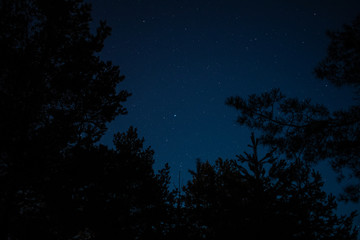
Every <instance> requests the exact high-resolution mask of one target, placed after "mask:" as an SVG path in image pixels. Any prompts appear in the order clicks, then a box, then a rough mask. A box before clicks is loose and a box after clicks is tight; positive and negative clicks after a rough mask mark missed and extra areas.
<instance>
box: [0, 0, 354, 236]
mask: <svg viewBox="0 0 360 240" xmlns="http://www.w3.org/2000/svg"><path fill="white" fill-rule="evenodd" d="M90 11H91V7H90V5H89V4H88V3H84V2H83V1H82V0H66V1H65V0H63V1H62V0H56V1H46V0H2V1H0V29H1V31H0V61H1V62H0V69H1V71H0V111H1V114H0V139H1V140H0V143H1V144H0V179H1V180H0V187H1V194H0V203H1V206H0V214H1V229H2V230H1V239H11V240H15V239H19V240H20V239H38V240H41V239H67V240H68V239H230V238H231V239H233V238H236V239H265V238H266V239H268V238H274V239H334V240H335V239H337V240H340V239H344V240H345V239H346V240H349V239H356V237H357V229H356V228H355V227H354V226H353V223H352V222H353V218H354V217H355V213H353V214H351V215H350V216H337V215H336V201H335V197H334V196H332V195H328V194H326V193H325V192H324V191H323V190H322V185H323V182H322V180H321V176H320V174H319V173H318V172H316V171H314V170H313V169H312V168H311V163H312V162H314V161H317V160H321V159H325V158H330V159H332V160H331V161H332V164H333V166H334V168H335V169H338V170H340V169H342V167H347V166H349V167H351V169H352V170H353V172H354V176H356V177H359V175H356V173H358V171H359V167H358V166H359V165H358V164H359V162H358V160H359V145H358V143H359V134H358V133H359V112H358V111H357V109H358V106H357V107H356V106H355V107H354V108H351V109H350V110H349V111H342V112H335V113H331V114H330V113H329V112H328V111H327V110H326V109H325V108H324V107H322V106H317V105H316V106H315V105H310V102H305V103H300V102H299V101H298V100H296V99H288V98H285V97H283V96H282V95H281V94H280V93H279V91H278V90H274V91H273V92H271V93H265V94H263V95H261V96H260V97H257V96H251V97H250V98H249V100H248V101H246V100H243V99H241V98H230V99H229V100H228V104H230V105H233V106H235V107H236V108H237V109H239V110H240V111H241V116H240V118H239V122H240V123H241V124H246V125H248V126H249V127H252V128H257V129H261V130H262V132H263V133H264V135H262V136H261V137H260V139H259V140H258V139H256V138H255V136H254V135H252V136H251V145H250V147H251V149H252V152H251V153H244V154H243V155H239V156H237V158H236V159H233V160H223V159H218V160H217V161H216V162H215V163H214V164H210V163H209V162H200V161H198V162H197V166H196V170H195V171H191V174H192V179H191V180H190V181H189V182H188V183H187V185H186V186H184V187H183V189H182V191H180V189H176V190H170V189H169V183H170V177H169V171H170V170H169V167H168V165H165V166H164V168H163V169H161V170H159V171H158V172H155V171H154V170H153V163H154V158H153V155H154V152H153V150H152V149H150V148H145V147H144V139H141V138H139V137H138V135H137V131H136V129H135V128H133V127H131V128H129V130H128V131H127V132H126V133H117V134H115V135H114V145H115V148H114V149H110V148H108V147H107V146H104V145H102V144H99V143H98V141H99V139H100V138H101V136H102V135H103V134H104V132H105V131H106V124H107V123H109V122H110V121H112V120H113V119H114V118H115V117H116V116H118V115H121V114H126V109H125V107H124V106H123V105H122V104H123V102H125V101H126V100H127V98H128V97H129V96H130V93H128V92H127V91H125V90H120V89H119V83H120V82H121V81H122V80H123V79H124V77H123V76H122V75H120V73H119V68H118V67H117V66H114V65H113V64H112V63H111V62H104V61H103V60H101V59H100V57H99V56H98V53H99V52H100V51H101V50H102V48H103V43H104V40H105V39H106V37H108V36H109V34H110V31H111V30H110V28H109V27H108V26H107V25H106V24H105V23H104V22H101V23H100V25H99V27H98V28H97V30H96V32H95V33H91V31H90V27H89V23H90V21H91V15H90ZM359 22H360V20H359V19H357V21H355V22H354V24H353V25H351V26H346V27H345V30H344V31H343V32H336V33H331V34H330V36H331V38H332V39H333V42H332V44H331V46H330V48H329V56H328V57H327V58H326V59H325V60H324V62H323V63H322V64H321V65H320V67H319V68H317V70H316V72H317V73H318V75H319V77H326V78H329V79H332V78H333V77H334V76H336V77H337V78H334V80H332V81H333V82H334V83H336V84H338V85H343V84H351V85H354V86H357V87H358V86H359V78H358V75H357V74H359V69H360V68H359V45H358V43H359V32H360V31H359ZM345 52H346V54H345ZM349 53H350V57H351V61H350V63H351V64H353V65H354V66H353V65H351V66H348V65H347V64H349V62H348V60H349V59H348V58H349ZM340 56H342V58H341V57H340ZM339 61H342V62H341V63H340V62H339ZM334 71H335V73H334ZM345 76H346V77H345ZM342 78H343V79H342ZM276 103H279V104H280V113H281V114H280V115H276V116H274V112H273V110H272V111H269V110H268V109H269V108H272V109H273V108H274V106H275V104H276ZM259 143H262V144H265V145H269V146H271V147H272V148H273V150H272V151H270V152H269V153H268V154H266V155H265V156H264V157H262V158H261V157H259V156H258V155H257V148H258V146H259ZM341 149H344V150H341ZM283 153H285V155H283ZM292 159H295V161H291V160H292ZM354 187H355V186H352V187H349V188H348V189H346V196H348V197H349V198H350V199H351V200H355V199H357V198H356V197H358V192H357V191H356V189H355V190H354ZM180 192H181V194H180ZM344 196H345V195H344Z"/></svg>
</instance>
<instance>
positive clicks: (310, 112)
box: [226, 16, 360, 202]
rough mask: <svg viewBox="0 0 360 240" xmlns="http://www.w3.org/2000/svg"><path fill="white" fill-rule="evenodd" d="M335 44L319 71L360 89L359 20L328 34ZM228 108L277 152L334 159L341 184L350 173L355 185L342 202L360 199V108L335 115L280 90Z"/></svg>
mask: <svg viewBox="0 0 360 240" xmlns="http://www.w3.org/2000/svg"><path fill="white" fill-rule="evenodd" d="M328 35H329V37H330V39H331V43H330V45H329V48H328V56H327V57H326V58H325V59H324V60H323V61H322V62H321V63H320V64H319V65H318V67H317V68H316V69H315V73H316V75H317V76H318V77H319V78H321V79H328V80H329V81H330V82H332V83H334V84H335V85H336V86H338V87H340V86H344V85H349V86H352V87H353V88H354V89H356V91H355V93H356V94H357V95H358V94H359V93H360V92H359V86H360V80H359V79H360V78H359V76H360V47H359V44H358V43H359V42H360V37H359V36H360V16H359V17H357V19H356V20H355V21H354V22H353V23H352V25H344V27H343V30H342V31H340V32H329V33H328ZM226 104H227V105H229V106H232V107H235V108H236V109H237V110H239V111H240V116H239V118H238V122H239V123H240V124H241V125H246V126H248V127H250V128H252V129H258V130H260V131H261V132H262V133H263V134H262V136H261V137H260V139H261V142H262V143H263V144H265V145H268V146H274V147H277V150H278V152H279V153H281V154H285V155H286V157H287V158H289V159H299V158H301V159H302V160H304V161H306V162H309V163H313V162H318V161H319V160H324V159H330V164H331V166H332V167H333V169H334V170H335V171H336V172H337V173H338V179H339V180H342V179H343V178H344V177H345V175H344V174H343V170H345V169H349V170H350V174H348V177H349V178H352V180H353V181H352V182H353V184H351V185H348V186H346V188H345V192H344V194H342V199H343V200H347V201H348V200H351V201H354V202H357V201H359V199H360V191H359V189H360V183H359V181H360V161H359V159H360V148H359V146H360V138H359V136H360V124H359V123H360V106H359V105H354V106H352V107H350V108H349V109H347V110H339V111H334V112H330V111H329V110H328V109H327V108H326V107H325V106H323V105H319V104H312V103H311V101H310V100H309V99H306V100H303V101H301V100H299V99H296V98H289V97H285V96H284V95H283V94H282V93H281V92H280V90H279V89H273V90H271V91H269V92H265V93H263V94H261V95H255V94H253V95H250V96H249V97H248V98H247V99H245V98H242V97H230V98H228V99H227V101H226Z"/></svg>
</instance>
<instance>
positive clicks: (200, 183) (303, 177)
mask: <svg viewBox="0 0 360 240" xmlns="http://www.w3.org/2000/svg"><path fill="white" fill-rule="evenodd" d="M257 145H258V141H257V140H255V138H254V136H252V145H251V146H250V147H251V148H252V150H253V153H252V154H248V153H244V155H240V156H238V158H237V160H222V159H218V160H217V161H216V162H215V164H214V165H211V164H210V163H209V162H204V163H201V162H200V161H199V162H198V163H197V167H196V171H194V172H192V175H193V179H192V181H190V182H189V183H188V185H187V186H186V187H185V188H184V191H185V196H184V198H185V200H184V202H185V209H186V210H187V212H186V214H188V216H187V220H188V221H189V224H188V226H189V229H190V230H191V231H189V232H191V233H192V236H190V237H189V236H187V237H186V239H233V238H239V239H240V238H241V239H314V240H315V239H317V240H318V239H334V240H335V239H337V240H339V239H356V236H357V231H356V230H355V229H353V227H352V221H353V218H354V216H355V214H352V215H351V216H349V217H337V216H336V214H335V210H336V202H335V198H334V197H333V196H332V195H327V194H326V193H325V192H324V191H322V190H321V187H322V186H323V182H322V181H321V177H320V175H319V173H318V172H315V171H313V170H311V169H310V168H309V167H308V166H306V165H303V164H301V163H300V162H298V163H292V164H289V163H286V161H283V160H277V159H275V158H274V157H273V153H272V152H270V153H268V154H267V155H266V156H265V157H263V158H261V159H260V158H259V157H258V155H257Z"/></svg>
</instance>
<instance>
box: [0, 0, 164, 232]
mask: <svg viewBox="0 0 360 240" xmlns="http://www.w3.org/2000/svg"><path fill="white" fill-rule="evenodd" d="M90 11H91V8H90V5H89V4H86V3H84V2H83V1H80V0H68V1H60V0H56V1H42V0H15V1H14V0H3V1H1V2H0V28H1V31H0V52H1V55H0V111H1V113H0V132H1V134H0V139H1V140H0V142H1V144H0V184H1V186H0V187H1V195H0V201H1V209H0V210H1V226H2V227H1V228H2V229H3V231H1V234H2V236H1V239H8V238H9V239H72V238H74V239H79V238H81V239H89V238H90V236H94V237H96V238H97V239H106V238H112V237H114V236H123V237H126V238H127V239H135V238H139V237H143V238H144V236H147V237H149V238H150V237H152V236H153V237H157V235H159V234H162V232H163V225H164V222H165V220H164V219H162V217H163V216H165V214H163V211H165V209H166V204H168V203H166V201H167V197H169V196H170V195H169V192H168V190H167V183H168V181H169V177H168V171H169V169H168V167H166V168H165V169H163V170H162V171H161V173H159V174H158V175H156V174H154V172H153V169H152V164H153V152H152V150H150V149H143V140H140V139H138V138H137V133H136V131H135V130H134V129H133V128H131V129H130V130H129V131H128V133H126V134H118V135H116V136H115V145H116V150H109V149H107V148H106V147H104V146H96V145H94V143H96V142H97V141H98V140H99V139H100V137H101V136H102V135H103V133H104V132H105V131H106V124H107V123H108V122H110V121H112V120H113V119H114V118H115V117H116V116H117V115H119V114H126V109H125V108H124V107H123V105H122V103H123V102H124V101H126V99H127V97H129V96H130V94H129V93H128V92H127V91H124V90H119V88H118V84H119V83H120V82H121V81H122V80H123V79H124V77H123V76H121V75H120V74H119V67H118V66H114V65H112V63H111V62H104V61H102V60H101V59H100V57H99V56H98V53H99V52H100V51H101V49H102V48H103V43H104V40H105V38H106V37H107V36H109V34H110V28H109V27H108V26H107V25H106V24H105V23H104V22H101V23H100V26H99V27H98V28H97V30H96V32H95V33H94V34H93V33H91V32H90V28H89V23H90V21H91V16H90ZM155 213H159V214H158V215H157V214H155ZM110 236H111V237H110Z"/></svg>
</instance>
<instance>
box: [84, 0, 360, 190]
mask: <svg viewBox="0 0 360 240" xmlns="http://www.w3.org/2000/svg"><path fill="white" fill-rule="evenodd" d="M90 2H91V3H92V4H93V18H94V22H95V23H96V22H98V21H99V20H100V19H103V20H106V21H107V23H108V25H110V26H111V27H112V29H113V30H112V35H111V36H110V37H109V38H108V39H107V40H106V42H105V48H104V50H103V52H102V53H101V57H102V58H103V59H104V60H111V61H113V63H114V64H116V65H119V66H120V69H121V72H122V74H124V75H125V76H126V79H125V81H124V82H123V83H122V84H121V86H120V87H121V88H123V89H127V90H129V91H130V92H132V93H133V96H132V97H130V98H129V100H128V101H127V102H126V104H125V106H126V107H127V109H128V111H129V114H128V115H126V116H120V117H118V118H117V119H116V120H115V121H114V122H112V123H111V124H110V125H109V131H108V134H107V135H106V136H104V137H103V139H102V142H103V143H105V144H109V145H111V142H112V135H113V134H114V133H115V132H118V131H126V129H127V128H128V127H129V126H130V125H133V126H135V127H137V128H138V131H139V134H140V136H143V137H144V138H145V141H146V142H145V143H146V144H147V145H151V147H152V148H153V149H154V150H155V159H156V163H155V168H160V167H162V166H163V165H164V164H165V163H166V162H168V163H169V164H170V166H171V169H172V177H173V179H174V182H177V179H178V174H179V171H180V172H181V176H182V179H183V184H184V183H185V181H186V180H187V179H189V174H188V173H187V170H188V169H194V166H195V160H196V158H200V159H202V160H209V161H214V160H216V159H217V158H218V157H222V158H234V157H235V155H237V154H239V153H242V152H243V151H244V150H248V149H247V144H249V143H250V132H249V130H248V129H246V128H244V127H241V126H239V125H237V124H236V123H235V120H236V117H237V113H236V111H235V110H234V109H232V108H230V107H227V106H225V104H224V102H225V100H226V98H227V97H230V96H234V95H240V96H247V95H249V94H252V93H261V92H264V91H267V90H269V89H271V88H275V87H279V88H281V90H282V91H283V93H285V94H286V95H288V96H291V97H299V98H300V99H303V98H311V99H312V101H313V102H317V103H322V104H325V105H326V106H328V107H329V108H330V109H332V110H335V109H340V108H346V106H349V105H350V104H352V103H353V100H352V97H353V96H354V95H353V94H352V92H351V90H350V89H336V88H334V87H333V86H331V85H328V83H327V82H324V81H320V80H318V79H316V78H315V77H314V75H313V74H312V71H313V68H314V67H315V66H316V64H317V63H318V62H319V61H320V60H321V59H322V58H324V57H325V54H326V48H327V46H328V43H329V40H328V38H327V37H326V35H325V32H326V30H327V29H332V30H336V29H340V27H341V26H342V24H344V23H350V22H351V21H352V20H353V19H354V18H355V16H356V15H357V14H358V13H360V1H359V0H336V1H335V0H333V1H332V0H324V1H319V0H315V1H314V0H311V1H310V0H309V1H307V0H301V1H299V0H291V1H289V0H286V1H285V0H281V1H270V0H268V1H266V0H237V1H226V0H222V1H220V0H217V1H215V0H210V1H197V0H161V1H160V0H159V1H150V0H148V1H145V0H120V1H114V0H91V1H90ZM322 165H324V164H322ZM321 171H322V172H323V176H324V179H325V181H326V189H327V190H328V191H334V192H336V191H338V190H337V189H338V184H336V182H335V181H334V179H333V177H332V175H333V173H332V172H330V171H329V170H326V167H324V166H322V167H321Z"/></svg>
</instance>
